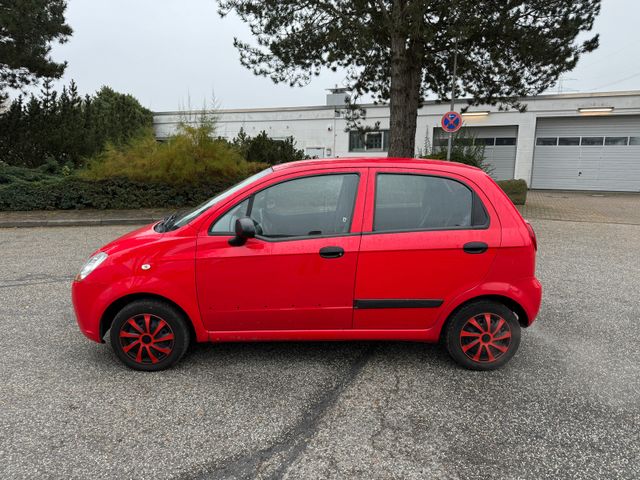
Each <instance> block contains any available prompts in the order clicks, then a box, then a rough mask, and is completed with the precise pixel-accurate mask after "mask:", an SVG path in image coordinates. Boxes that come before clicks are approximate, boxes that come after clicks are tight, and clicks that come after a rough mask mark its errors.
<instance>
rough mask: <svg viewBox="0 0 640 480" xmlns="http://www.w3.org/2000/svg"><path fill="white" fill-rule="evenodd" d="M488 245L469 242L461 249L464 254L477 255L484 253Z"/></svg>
mask: <svg viewBox="0 0 640 480" xmlns="http://www.w3.org/2000/svg"><path fill="white" fill-rule="evenodd" d="M488 248H489V245H487V244H486V243H484V242H469V243H465V244H464V246H463V247H462V250H464V252H465V253H471V254H478V253H484V252H486V251H487V250H488Z"/></svg>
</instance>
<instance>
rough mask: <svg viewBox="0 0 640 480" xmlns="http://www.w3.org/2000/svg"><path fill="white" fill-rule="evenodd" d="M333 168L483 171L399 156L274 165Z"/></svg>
mask: <svg viewBox="0 0 640 480" xmlns="http://www.w3.org/2000/svg"><path fill="white" fill-rule="evenodd" d="M305 167H307V168H318V167H321V168H331V167H360V168H363V167H397V168H436V169H437V170H441V171H448V172H452V173H453V172H459V173H462V174H464V173H466V174H469V173H471V172H482V170H481V169H479V168H477V167H472V166H470V165H465V164H463V163H458V162H449V161H444V160H429V159H424V158H399V157H344V158H324V159H313V160H300V161H297V162H289V163H280V164H278V165H274V166H273V170H274V171H276V172H277V171H283V170H289V169H297V168H302V169H304V168H305Z"/></svg>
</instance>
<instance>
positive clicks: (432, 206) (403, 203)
mask: <svg viewBox="0 0 640 480" xmlns="http://www.w3.org/2000/svg"><path fill="white" fill-rule="evenodd" d="M374 215H375V216H374V224H373V230H374V231H376V232H385V231H406V230H431V229H439V230H443V229H445V230H446V229H460V228H472V227H482V226H486V225H487V223H488V220H489V219H488V216H487V213H486V210H485V209H484V206H483V205H482V202H481V201H480V199H479V198H478V196H477V195H476V194H475V192H473V191H472V190H471V189H470V188H469V187H467V186H466V185H464V184H462V183H460V182H458V181H456V180H452V179H449V178H444V177H434V176H427V175H411V174H386V173H381V174H378V176H377V182H376V201H375V213H374Z"/></svg>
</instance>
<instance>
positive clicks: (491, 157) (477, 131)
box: [433, 125, 518, 180]
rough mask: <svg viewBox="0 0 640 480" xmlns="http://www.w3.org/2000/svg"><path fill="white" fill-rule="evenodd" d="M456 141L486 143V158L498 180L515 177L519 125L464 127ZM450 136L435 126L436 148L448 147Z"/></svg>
mask: <svg viewBox="0 0 640 480" xmlns="http://www.w3.org/2000/svg"><path fill="white" fill-rule="evenodd" d="M454 138H455V140H454V141H467V142H472V143H476V144H481V145H484V159H485V162H486V163H487V165H488V166H489V167H490V169H491V172H490V173H491V176H492V177H493V178H495V179H496V180H509V179H512V178H513V175H514V171H515V166H516V148H517V143H518V141H517V140H518V127H517V126H513V125H509V126H504V127H464V128H462V129H461V130H460V132H459V133H457V134H456V136H455V137H454ZM447 140H448V136H447V134H445V133H444V132H443V131H442V129H441V128H435V129H434V134H433V143H434V147H435V148H436V149H440V148H446V147H447Z"/></svg>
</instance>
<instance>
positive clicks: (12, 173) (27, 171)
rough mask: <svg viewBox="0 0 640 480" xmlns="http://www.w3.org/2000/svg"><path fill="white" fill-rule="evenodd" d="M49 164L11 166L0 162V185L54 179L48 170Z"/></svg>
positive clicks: (54, 176)
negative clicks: (31, 166)
mask: <svg viewBox="0 0 640 480" xmlns="http://www.w3.org/2000/svg"><path fill="white" fill-rule="evenodd" d="M50 167H51V165H50V164H45V165H43V167H40V168H24V167H13V166H11V165H7V164H6V163H4V162H0V185H3V184H7V183H14V182H21V181H22V182H37V181H40V180H51V179H55V178H56V175H53V174H52V172H51V170H50Z"/></svg>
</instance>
